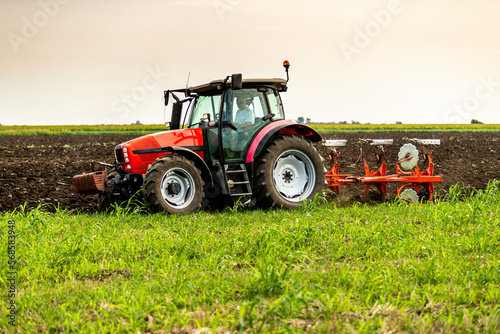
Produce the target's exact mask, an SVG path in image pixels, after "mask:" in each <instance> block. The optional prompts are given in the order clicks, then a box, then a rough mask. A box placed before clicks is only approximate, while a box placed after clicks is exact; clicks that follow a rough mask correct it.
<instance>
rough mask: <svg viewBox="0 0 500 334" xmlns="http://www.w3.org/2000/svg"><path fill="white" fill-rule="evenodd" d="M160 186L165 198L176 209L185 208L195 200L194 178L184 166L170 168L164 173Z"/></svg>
mask: <svg viewBox="0 0 500 334" xmlns="http://www.w3.org/2000/svg"><path fill="white" fill-rule="evenodd" d="M160 187H161V195H162V198H163V200H165V202H166V203H167V204H168V205H170V206H172V207H175V208H176V209H183V208H185V207H187V206H188V205H189V204H190V203H191V202H192V201H193V198H194V192H195V185H194V180H193V178H192V177H191V174H189V173H188V172H187V171H186V170H185V169H183V168H171V169H169V170H168V171H167V172H166V173H165V175H163V178H162V180H161V184H160Z"/></svg>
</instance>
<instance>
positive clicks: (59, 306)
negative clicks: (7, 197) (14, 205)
mask: <svg viewBox="0 0 500 334" xmlns="http://www.w3.org/2000/svg"><path fill="white" fill-rule="evenodd" d="M320 199H321V198H320V197H318V199H317V200H316V201H315V202H312V203H309V204H308V205H307V206H305V207H304V208H303V209H301V210H297V211H288V210H273V211H259V210H239V209H238V208H237V207H235V208H233V209H232V210H227V211H225V212H220V213H214V212H200V213H196V214H192V215H186V216H172V215H163V214H155V215H147V214H141V213H133V212H129V210H126V209H120V210H117V211H115V212H113V213H110V214H108V215H104V214H73V213H69V212H66V211H64V210H57V211H56V212H55V213H48V212H46V211H44V210H43V207H38V208H37V209H34V210H31V211H28V210H23V209H19V210H17V211H16V212H11V213H4V214H2V215H1V216H0V217H1V225H0V227H1V231H2V235H1V236H2V241H1V242H0V250H1V251H2V257H1V259H2V261H5V260H4V259H5V256H3V255H4V254H6V249H7V244H6V231H7V224H8V219H12V220H14V221H15V223H16V228H17V237H18V241H17V249H16V256H17V258H18V260H19V265H18V268H17V273H18V280H17V284H18V295H17V298H16V301H17V307H18V310H17V328H18V330H19V332H22V333H33V332H37V331H47V332H52V333H55V332H95V333H101V332H106V333H127V332H133V333H137V332H142V333H144V332H149V331H150V332H155V333H169V332H176V331H177V332H178V333H181V332H183V333H184V332H186V333H195V332H197V333H200V329H202V328H204V329H205V332H211V331H213V332H214V333H215V332H217V333H219V332H224V331H229V332H248V333H261V332H272V333H288V332H297V333H301V332H311V333H312V332H314V333H323V332H324V333H327V332H328V333H331V332H340V333H353V332H354V333H375V332H408V333H432V332H435V333H437V332H439V333H442V332H446V333H456V332H467V333H469V332H470V333H496V332H498V331H499V330H500V308H499V305H498V301H499V300H500V289H499V288H500V247H499V246H500V182H498V181H495V182H491V183H490V184H489V186H488V188H487V189H486V190H484V191H477V192H473V193H472V194H470V193H468V192H465V191H464V189H461V188H460V187H452V188H451V189H450V192H449V195H448V196H447V197H446V198H445V199H441V200H438V202H436V203H434V204H428V203H422V204H416V205H407V204H405V203H399V202H395V203H386V204H381V205H376V206H369V205H366V204H354V205H348V206H342V207H341V206H338V205H336V204H335V202H330V203H323V202H322V201H321V200H320ZM7 273H8V271H7V268H6V266H4V265H3V264H2V266H0V289H1V290H2V294H1V296H2V299H1V303H3V304H0V332H8V331H10V330H11V329H12V328H10V326H9V325H8V324H7V319H6V317H5V316H6V313H7V311H6V302H7V299H6V298H5V297H4V296H5V295H4V294H3V291H6V290H7V284H6V281H5V277H6V276H7ZM2 312H3V313H2ZM180 329H182V330H183V331H181V330H180ZM209 329H210V331H209Z"/></svg>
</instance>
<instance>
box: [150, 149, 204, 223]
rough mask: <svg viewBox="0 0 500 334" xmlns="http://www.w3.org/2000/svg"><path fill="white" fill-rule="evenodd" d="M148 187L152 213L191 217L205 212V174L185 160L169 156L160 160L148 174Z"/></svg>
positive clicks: (177, 156) (176, 156) (180, 157)
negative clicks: (202, 175) (201, 211)
mask: <svg viewBox="0 0 500 334" xmlns="http://www.w3.org/2000/svg"><path fill="white" fill-rule="evenodd" d="M144 185H145V190H146V199H147V204H148V206H149V208H150V209H151V210H152V211H159V212H161V211H165V212H169V213H174V214H187V213H192V212H195V211H196V210H198V209H200V208H201V203H202V200H203V197H204V192H203V185H204V182H203V180H202V178H201V172H200V170H199V169H198V168H196V166H195V164H194V163H193V162H192V161H191V160H188V159H186V158H185V157H183V156H179V155H167V156H164V157H163V158H161V159H158V160H156V161H155V162H154V163H153V164H152V165H151V166H150V168H149V169H148V171H147V172H146V180H145V183H144Z"/></svg>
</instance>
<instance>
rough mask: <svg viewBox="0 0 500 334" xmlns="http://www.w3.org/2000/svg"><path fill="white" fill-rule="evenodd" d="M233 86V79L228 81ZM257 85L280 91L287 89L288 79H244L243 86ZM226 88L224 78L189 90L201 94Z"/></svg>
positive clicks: (208, 93)
mask: <svg viewBox="0 0 500 334" xmlns="http://www.w3.org/2000/svg"><path fill="white" fill-rule="evenodd" d="M227 86H229V87H230V86H231V80H228V81H227V82H226V87H227ZM255 86H257V87H258V86H272V87H273V88H274V89H276V90H278V91H286V80H284V79H276V78H275V79H243V88H248V87H255ZM223 88H224V80H223V79H220V80H214V81H211V82H210V83H207V84H204V85H199V86H194V87H189V88H188V89H187V90H188V91H189V92H192V93H197V94H201V95H210V94H215V93H217V92H220V91H221V90H222V89H223Z"/></svg>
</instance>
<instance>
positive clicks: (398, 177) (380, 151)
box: [325, 138, 442, 201]
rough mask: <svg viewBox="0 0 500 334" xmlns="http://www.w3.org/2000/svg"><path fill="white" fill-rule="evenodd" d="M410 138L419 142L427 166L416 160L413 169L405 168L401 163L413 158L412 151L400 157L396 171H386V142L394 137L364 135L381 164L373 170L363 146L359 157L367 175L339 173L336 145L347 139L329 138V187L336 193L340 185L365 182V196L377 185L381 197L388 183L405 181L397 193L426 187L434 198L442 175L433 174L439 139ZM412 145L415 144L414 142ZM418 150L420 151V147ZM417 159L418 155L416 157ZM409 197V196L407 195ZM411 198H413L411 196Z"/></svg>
mask: <svg viewBox="0 0 500 334" xmlns="http://www.w3.org/2000/svg"><path fill="white" fill-rule="evenodd" d="M406 140H407V141H409V142H412V143H415V144H417V145H419V146H420V151H421V152H422V154H423V156H424V166H425V169H424V170H423V171H420V170H419V168H418V165H417V163H416V162H415V166H414V167H413V168H412V169H411V170H410V171H405V170H403V168H402V167H401V164H403V163H405V162H407V161H410V160H412V159H413V158H414V157H413V155H408V156H406V157H404V158H403V159H402V160H400V161H398V162H397V163H396V166H395V170H396V173H395V174H391V175H387V163H386V149H385V146H387V145H391V144H392V139H361V141H362V142H364V143H367V144H370V145H371V147H372V149H373V151H374V153H375V156H376V157H377V160H378V163H379V168H378V169H377V170H376V171H371V170H370V167H369V166H368V164H367V162H366V159H365V155H364V153H363V150H362V149H361V154H360V159H358V162H359V161H360V160H362V161H363V167H364V170H365V175H364V176H361V177H357V176H353V175H349V174H340V166H339V156H340V152H339V151H338V149H337V147H340V146H345V143H346V141H345V140H326V141H325V147H327V152H328V155H329V157H330V159H331V161H332V163H333V167H332V169H331V170H330V171H329V172H328V173H327V174H326V181H327V187H328V188H329V189H331V190H333V191H334V192H335V193H336V194H337V195H338V194H339V192H340V187H346V186H352V185H360V184H363V185H365V197H367V196H368V194H369V191H370V187H371V186H374V187H376V188H377V189H378V190H379V192H380V194H381V195H382V197H383V198H384V197H385V196H386V195H387V183H402V184H403V185H401V186H398V187H397V189H396V195H397V196H399V195H400V194H401V193H402V192H403V190H405V189H414V190H415V192H416V193H418V191H419V190H420V187H421V186H422V187H424V188H425V190H426V191H427V193H428V194H429V198H428V199H429V201H432V199H433V195H434V183H435V182H439V183H442V175H434V163H433V162H432V154H433V150H432V149H430V148H429V146H430V145H439V144H440V141H439V139H408V138H407V139H406ZM412 146H413V145H412ZM415 152H416V153H417V155H418V151H416V149H415ZM417 159H418V157H417ZM407 200H408V199H407ZM410 201H411V200H410Z"/></svg>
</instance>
